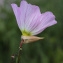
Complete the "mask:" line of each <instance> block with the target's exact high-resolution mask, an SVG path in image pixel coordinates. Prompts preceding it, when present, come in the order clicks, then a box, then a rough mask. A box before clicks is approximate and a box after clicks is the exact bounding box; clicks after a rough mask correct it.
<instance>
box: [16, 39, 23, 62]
mask: <svg viewBox="0 0 63 63" xmlns="http://www.w3.org/2000/svg"><path fill="white" fill-rule="evenodd" d="M23 41H24V40H23V39H22V40H21V43H20V47H19V52H18V57H17V61H16V63H20V57H21V52H22V45H23Z"/></svg>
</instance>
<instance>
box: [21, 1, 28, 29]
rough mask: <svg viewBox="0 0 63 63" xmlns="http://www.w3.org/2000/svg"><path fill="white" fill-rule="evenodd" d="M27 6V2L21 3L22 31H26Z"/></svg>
mask: <svg viewBox="0 0 63 63" xmlns="http://www.w3.org/2000/svg"><path fill="white" fill-rule="evenodd" d="M27 6H28V3H27V2H26V1H21V4H20V12H21V14H20V21H21V30H24V26H25V18H26V13H27Z"/></svg>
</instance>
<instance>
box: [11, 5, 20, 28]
mask: <svg viewBox="0 0 63 63" xmlns="http://www.w3.org/2000/svg"><path fill="white" fill-rule="evenodd" d="M11 6H12V9H13V11H14V14H15V17H16V20H17V24H18V26H19V28H20V25H21V24H20V10H19V7H17V5H16V4H11Z"/></svg>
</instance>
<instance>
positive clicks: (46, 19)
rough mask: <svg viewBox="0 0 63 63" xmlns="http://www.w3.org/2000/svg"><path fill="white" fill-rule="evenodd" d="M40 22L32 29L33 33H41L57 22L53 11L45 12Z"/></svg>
mask: <svg viewBox="0 0 63 63" xmlns="http://www.w3.org/2000/svg"><path fill="white" fill-rule="evenodd" d="M40 21H41V22H40V24H39V25H38V26H37V27H36V28H35V29H34V30H33V31H32V35H36V34H39V33H41V32H42V31H43V30H44V29H46V28H47V27H49V26H52V25H54V24H56V23H57V21H56V20H55V16H54V15H53V13H51V12H46V13H43V15H42V17H41V18H40Z"/></svg>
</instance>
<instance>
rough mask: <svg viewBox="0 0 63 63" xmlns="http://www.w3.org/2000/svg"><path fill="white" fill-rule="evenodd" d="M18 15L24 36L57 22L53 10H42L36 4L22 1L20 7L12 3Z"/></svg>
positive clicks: (33, 33)
mask: <svg viewBox="0 0 63 63" xmlns="http://www.w3.org/2000/svg"><path fill="white" fill-rule="evenodd" d="M11 6H12V8H13V11H14V14H15V16H16V20H17V24H18V26H19V29H20V30H21V32H22V35H23V36H33V35H37V34H39V33H41V32H42V31H44V30H45V29H46V28H47V27H49V26H52V25H54V24H56V23H57V21H56V20H55V16H54V15H53V13H52V12H49V11H48V12H45V13H42V14H41V12H40V9H39V7H38V6H36V5H31V4H28V3H27V2H26V1H24V0H23V1H21V3H20V7H18V6H17V5H16V4H11Z"/></svg>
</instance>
